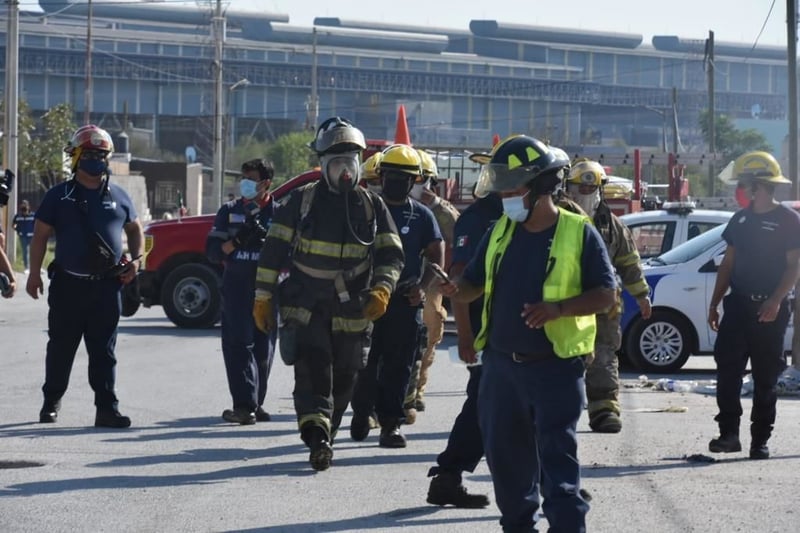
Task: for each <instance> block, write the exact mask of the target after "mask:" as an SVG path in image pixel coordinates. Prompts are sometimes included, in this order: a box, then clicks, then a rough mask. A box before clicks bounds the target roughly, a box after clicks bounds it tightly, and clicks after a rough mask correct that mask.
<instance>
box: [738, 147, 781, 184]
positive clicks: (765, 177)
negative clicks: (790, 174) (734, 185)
mask: <svg viewBox="0 0 800 533" xmlns="http://www.w3.org/2000/svg"><path fill="white" fill-rule="evenodd" d="M733 177H734V178H735V179H736V180H737V181H752V180H758V181H765V182H767V183H775V184H777V183H791V181H789V180H788V179H786V178H785V177H784V176H783V173H782V172H781V166H780V165H779V164H778V161H777V160H776V159H775V157H773V155H772V154H770V153H768V152H748V153H746V154H744V155H740V156H739V157H738V158H737V159H736V162H735V163H734V164H733Z"/></svg>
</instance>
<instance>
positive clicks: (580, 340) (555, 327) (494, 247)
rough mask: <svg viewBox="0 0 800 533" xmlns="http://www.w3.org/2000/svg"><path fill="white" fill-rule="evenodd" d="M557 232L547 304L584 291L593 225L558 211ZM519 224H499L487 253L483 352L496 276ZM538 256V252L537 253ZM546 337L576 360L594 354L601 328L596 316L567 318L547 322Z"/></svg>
mask: <svg viewBox="0 0 800 533" xmlns="http://www.w3.org/2000/svg"><path fill="white" fill-rule="evenodd" d="M558 210H559V217H558V222H557V224H556V232H555V235H554V237H553V242H552V244H551V245H550V257H549V258H548V260H547V265H548V266H547V271H548V274H546V278H545V280H544V286H543V287H542V296H543V301H545V302H558V301H561V300H565V299H567V298H572V297H573V296H577V295H579V294H580V293H581V292H582V291H583V287H582V285H581V254H582V252H583V232H584V226H585V225H586V224H587V223H590V221H589V219H588V218H587V217H585V216H582V215H577V214H575V213H570V212H569V211H566V210H564V209H561V208H558ZM515 227H516V222H514V221H513V220H511V219H510V218H508V217H507V216H506V215H503V216H502V217H500V220H498V221H497V224H495V226H494V229H493V230H492V234H491V236H490V239H489V246H488V248H487V250H486V283H485V286H484V299H483V314H482V316H481V330H480V332H479V333H478V336H477V337H476V339H475V349H476V350H482V349H483V348H484V347H485V346H486V342H487V340H488V338H489V316H490V313H491V306H492V291H493V289H494V276H495V273H496V272H497V270H498V267H499V266H500V262H501V261H502V260H503V254H504V253H505V251H506V248H508V244H509V243H510V242H511V237H512V235H514V228H515ZM534 253H535V252H534ZM544 333H545V335H546V336H547V338H548V340H549V341H550V342H551V343H553V351H555V353H556V355H558V356H559V357H561V358H564V359H566V358H570V357H576V356H579V355H584V354H587V353H591V352H592V350H594V339H595V334H596V333H597V326H596V322H595V317H594V315H588V316H566V317H561V318H558V319H556V320H551V321H549V322H546V323H545V325H544Z"/></svg>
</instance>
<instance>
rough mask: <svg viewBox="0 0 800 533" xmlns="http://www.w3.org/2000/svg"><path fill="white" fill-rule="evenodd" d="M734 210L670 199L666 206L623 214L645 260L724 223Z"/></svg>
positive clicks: (621, 218)
mask: <svg viewBox="0 0 800 533" xmlns="http://www.w3.org/2000/svg"><path fill="white" fill-rule="evenodd" d="M732 216H733V212H732V211H714V210H711V209H695V206H694V204H693V203H691V202H667V203H664V205H663V209H658V210H655V211H640V212H638V213H629V214H627V215H622V216H621V217H620V220H622V222H623V223H624V224H625V225H626V226H628V229H630V230H631V234H632V235H633V239H634V242H635V243H636V249H637V250H639V256H640V257H641V258H642V259H649V258H651V257H656V256H658V255H661V254H663V253H664V252H667V251H669V250H671V249H672V248H674V247H675V246H678V245H679V244H683V243H684V242H686V241H688V240H689V239H692V238H694V237H697V236H698V235H701V234H703V233H705V232H706V231H708V230H710V229H712V228H715V227H717V226H719V225H720V224H725V223H726V222H728V220H730V218H731V217H732Z"/></svg>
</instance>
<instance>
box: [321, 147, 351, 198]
mask: <svg viewBox="0 0 800 533" xmlns="http://www.w3.org/2000/svg"><path fill="white" fill-rule="evenodd" d="M320 166H321V167H322V175H323V177H324V178H325V181H326V182H327V183H328V187H329V188H330V189H331V190H332V191H334V192H346V191H350V190H352V189H354V188H355V186H356V184H357V183H358V180H359V179H360V176H361V161H360V158H359V153H358V152H346V153H343V154H325V155H322V156H320Z"/></svg>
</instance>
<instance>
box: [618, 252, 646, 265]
mask: <svg viewBox="0 0 800 533" xmlns="http://www.w3.org/2000/svg"><path fill="white" fill-rule="evenodd" d="M639 261H640V259H639V252H636V251H634V252H631V253H629V254H626V255H622V256H619V257H615V258H614V266H628V265H634V264H636V263H638V262H639Z"/></svg>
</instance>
